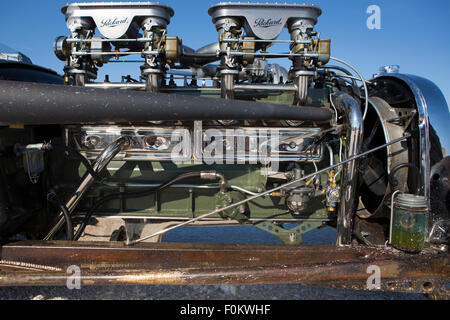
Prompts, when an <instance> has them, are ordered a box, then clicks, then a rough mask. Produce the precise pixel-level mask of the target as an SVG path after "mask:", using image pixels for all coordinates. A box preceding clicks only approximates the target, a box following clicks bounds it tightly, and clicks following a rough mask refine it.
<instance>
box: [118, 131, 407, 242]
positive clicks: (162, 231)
mask: <svg viewBox="0 0 450 320" xmlns="http://www.w3.org/2000/svg"><path fill="white" fill-rule="evenodd" d="M410 137H411V135H410V134H406V135H405V136H403V137H401V138H398V139H394V140H392V141H390V142H388V143H385V144H383V145H381V146H378V147H376V148H373V149H371V150H368V151H365V152H363V153H361V154H358V155H356V156H353V157H350V158H348V159H346V160H344V161H341V162H339V163H337V164H334V165H332V166H329V167H327V168H324V169H320V170H318V171H316V172H314V173H311V174H309V175H307V176H304V177H302V178H299V179H295V180H292V181H290V182H288V183H285V184H283V185H281V186H278V187H276V188H273V189H271V190H267V191H264V192H262V193H259V194H255V195H254V196H251V197H249V198H247V199H244V200H241V201H239V202H236V203H233V204H230V205H228V206H226V207H223V208H219V209H216V210H214V211H211V212H209V213H206V214H204V215H201V216H198V217H196V218H193V219H190V220H188V221H185V222H182V223H180V224H177V225H175V226H173V227H170V228H167V229H164V230H161V231H158V232H155V233H153V234H151V235H148V236H145V237H143V238H141V239H137V240H134V241H129V242H125V245H127V246H130V245H134V244H136V243H139V242H142V241H145V240H147V239H150V238H153V237H156V236H159V235H161V234H164V233H167V232H169V231H171V230H173V229H176V228H179V227H182V226H185V225H188V224H190V223H192V222H195V221H198V220H202V219H204V218H207V217H209V216H212V215H214V214H217V213H220V212H222V211H225V210H228V209H232V208H235V207H237V206H240V205H243V204H245V203H247V202H249V201H253V200H255V199H257V198H260V197H264V196H266V195H269V194H271V193H273V192H275V191H278V190H281V189H283V188H287V187H290V186H292V185H294V184H297V183H299V182H300V181H305V180H308V179H311V178H313V177H314V176H316V175H318V174H321V173H323V172H326V171H328V170H331V169H334V168H336V167H339V166H342V165H345V164H347V163H350V162H352V161H355V160H357V159H359V158H361V157H365V156H367V155H368V154H371V153H373V152H375V151H378V150H380V149H383V148H386V147H387V146H390V145H392V144H394V143H398V142H400V141H403V140H406V139H408V138H410ZM340 245H342V244H340Z"/></svg>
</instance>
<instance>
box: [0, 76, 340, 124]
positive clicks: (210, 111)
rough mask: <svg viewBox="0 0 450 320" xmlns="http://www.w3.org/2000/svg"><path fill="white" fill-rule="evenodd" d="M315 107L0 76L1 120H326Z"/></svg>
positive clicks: (322, 110)
mask: <svg viewBox="0 0 450 320" xmlns="http://www.w3.org/2000/svg"><path fill="white" fill-rule="evenodd" d="M331 116H332V113H331V111H330V110H329V109H326V108H319V107H303V106H302V107H295V106H287V105H280V104H270V103H263V102H253V101H244V100H227V99H219V98H217V99H211V98H204V97H197V96H188V95H179V94H167V93H152V92H142V91H130V90H107V89H94V88H87V87H73V86H63V85H51V84H42V83H31V82H20V81H6V80H0V125H11V124H23V125H39V124H78V123H100V122H127V123H128V122H144V121H155V120H172V121H173V120H216V119H223V120H300V121H316V122H321V121H329V120H330V119H331Z"/></svg>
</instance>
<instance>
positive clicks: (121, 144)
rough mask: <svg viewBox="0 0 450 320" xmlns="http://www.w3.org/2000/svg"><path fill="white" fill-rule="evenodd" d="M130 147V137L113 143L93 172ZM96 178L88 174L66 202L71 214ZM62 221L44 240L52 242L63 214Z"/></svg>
mask: <svg viewBox="0 0 450 320" xmlns="http://www.w3.org/2000/svg"><path fill="white" fill-rule="evenodd" d="M129 145H130V139H129V138H128V137H121V138H119V139H117V140H116V141H114V142H113V143H111V144H110V145H109V146H107V147H106V148H105V150H103V152H102V153H101V154H100V155H99V156H98V157H97V159H96V160H95V163H94V165H93V166H92V168H93V170H94V171H95V172H97V173H99V172H100V171H102V170H103V169H104V168H105V167H106V166H107V165H108V163H109V162H111V160H112V159H113V158H114V157H115V156H116V155H117V154H118V153H119V152H120V151H122V150H123V149H124V148H126V147H128V146H129ZM94 180H95V178H94V177H93V176H92V175H91V174H89V173H87V175H86V177H85V178H84V179H83V181H81V183H80V185H79V187H78V188H77V190H76V191H75V192H74V193H73V195H72V196H71V197H70V199H69V200H68V201H67V202H66V204H65V205H66V207H67V209H68V211H69V213H70V214H72V212H73V211H74V210H75V207H76V206H77V205H78V203H79V202H80V200H81V198H82V197H83V195H84V193H85V192H86V190H87V189H88V188H89V187H90V186H91V185H92V183H93V182H94ZM59 216H60V219H59V220H58V222H57V223H56V224H55V226H54V227H53V228H52V229H51V230H50V231H49V233H48V234H47V235H46V236H45V238H44V240H50V239H51V238H52V237H53V236H54V235H55V234H56V233H57V232H58V230H59V229H60V228H61V226H62V225H63V224H64V217H62V213H61V212H60V213H59Z"/></svg>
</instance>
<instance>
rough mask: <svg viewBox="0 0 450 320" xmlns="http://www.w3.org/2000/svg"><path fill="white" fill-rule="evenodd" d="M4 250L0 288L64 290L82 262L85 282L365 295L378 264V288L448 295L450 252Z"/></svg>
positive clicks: (168, 246)
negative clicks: (308, 288)
mask: <svg viewBox="0 0 450 320" xmlns="http://www.w3.org/2000/svg"><path fill="white" fill-rule="evenodd" d="M0 252H1V260H2V261H3V262H4V263H3V264H2V263H0V286H26V285H34V286H35V285H66V282H67V277H68V274H67V273H66V270H67V268H68V267H69V266H70V265H76V266H79V267H80V270H81V283H82V285H94V284H95V285H103V284H112V285H114V284H171V285H186V284H269V283H301V284H305V285H312V286H324V287H336V288H349V289H363V290H365V289H368V287H367V280H368V278H369V276H370V273H368V268H369V266H373V265H375V266H378V267H379V270H380V276H381V282H380V288H379V289H380V290H391V291H405V292H419V293H427V294H430V295H434V296H438V297H449V290H448V283H449V282H450V266H449V263H448V262H449V261H448V253H446V252H439V251H435V250H431V249H429V250H426V251H425V252H423V253H421V254H414V255H411V254H406V253H402V252H400V251H397V250H395V249H391V248H384V247H366V246H365V247H362V246H353V247H336V246H330V245H310V246H298V247H292V246H284V245H234V244H232V245H230V244H227V245H222V244H190V243H151V244H150V243H141V244H139V245H136V246H134V247H126V246H124V245H123V244H122V243H120V242H104V243H99V242H63V241H60V242H58V241H51V242H50V241H47V242H44V241H36V242H29V241H27V242H18V243H14V244H9V245H6V246H3V247H2V248H1V251H0ZM14 262H15V263H16V265H14V264H13V263H14ZM8 263H9V264H8Z"/></svg>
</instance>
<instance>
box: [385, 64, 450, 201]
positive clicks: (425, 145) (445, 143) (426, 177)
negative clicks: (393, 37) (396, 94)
mask: <svg viewBox="0 0 450 320" xmlns="http://www.w3.org/2000/svg"><path fill="white" fill-rule="evenodd" d="M377 78H394V79H398V80H401V81H402V82H403V83H405V84H406V85H407V86H408V87H409V89H410V90H411V92H412V93H413V95H414V98H415V100H416V106H417V112H418V114H419V125H418V128H419V146H420V153H419V154H420V155H421V160H420V168H421V171H422V174H423V181H424V187H423V195H424V196H425V197H427V199H430V169H431V163H430V126H432V127H433V129H434V130H435V132H436V135H437V136H438V137H439V140H440V143H441V147H442V148H443V149H445V152H444V151H443V156H444V157H445V156H446V154H447V155H448V154H449V152H450V136H449V135H448V132H449V131H448V126H449V124H450V114H449V109H448V105H447V102H446V101H445V98H444V95H443V94H442V92H441V90H440V89H439V88H438V86H436V85H435V84H434V83H433V82H431V81H430V80H428V79H425V78H422V77H419V76H415V75H410V74H400V73H382V74H379V75H378V76H377ZM444 137H445V139H443V138H444Z"/></svg>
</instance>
